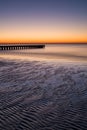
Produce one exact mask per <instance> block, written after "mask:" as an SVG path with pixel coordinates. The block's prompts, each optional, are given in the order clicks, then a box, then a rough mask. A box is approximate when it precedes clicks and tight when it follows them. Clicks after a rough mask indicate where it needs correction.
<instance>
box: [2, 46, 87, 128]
mask: <svg viewBox="0 0 87 130" xmlns="http://www.w3.org/2000/svg"><path fill="white" fill-rule="evenodd" d="M86 49H87V48H86ZM76 50H78V48H77V49H76ZM27 51H28V50H25V51H23V52H22V51H14V52H13V51H12V52H0V130H86V129H87V60H86V56H87V53H86V52H85V53H84V54H83V51H82V53H80V55H79V53H78V55H77V57H75V53H73V52H72V54H73V55H71V56H68V55H69V53H68V54H67V51H66V54H67V55H66V57H64V55H63V54H62V53H60V54H61V56H60V57H59V55H58V54H57V55H58V57H56V56H55V55H54V54H53V52H50V51H47V52H49V55H47V53H46V52H45V57H44V56H42V55H41V54H43V53H42V52H40V51H39V52H37V50H35V51H34V50H32V51H31V50H29V52H28V53H30V54H31V56H30V57H29V55H28V54H25V52H27ZM43 51H45V50H43ZM80 52H81V51H80ZM39 53H40V54H39ZM58 53H59V51H58ZM50 54H53V55H52V56H50ZM64 54H65V52H64ZM26 55H27V56H26ZM38 55H40V56H39V58H35V56H36V57H37V56H38ZM43 55H44V54H43ZM42 57H43V58H42ZM54 57H55V58H54ZM84 57H85V58H84ZM77 59H78V60H77Z"/></svg>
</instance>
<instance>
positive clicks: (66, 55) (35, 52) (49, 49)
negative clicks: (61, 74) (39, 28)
mask: <svg viewBox="0 0 87 130" xmlns="http://www.w3.org/2000/svg"><path fill="white" fill-rule="evenodd" d="M3 54H6V55H4V57H5V56H8V54H9V56H8V57H10V58H11V57H12V58H13V56H14V57H15V58H19V57H20V58H25V57H26V58H29V59H32V58H33V59H35V60H37V59H38V58H39V60H43V59H45V60H48V59H49V60H56V61H59V60H63V61H66V60H69V61H87V45H46V47H45V49H26V50H14V51H13V50H12V51H4V52H2V51H1V52H0V57H2V56H3ZM21 56H22V57H21Z"/></svg>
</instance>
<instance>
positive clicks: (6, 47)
mask: <svg viewBox="0 0 87 130" xmlns="http://www.w3.org/2000/svg"><path fill="white" fill-rule="evenodd" d="M41 48H45V45H28V44H27V45H24V44H23V45H22V44H18V45H16V44H13V45H12V44H11V45H0V50H23V49H41Z"/></svg>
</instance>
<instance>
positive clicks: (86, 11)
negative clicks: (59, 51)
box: [0, 0, 87, 43]
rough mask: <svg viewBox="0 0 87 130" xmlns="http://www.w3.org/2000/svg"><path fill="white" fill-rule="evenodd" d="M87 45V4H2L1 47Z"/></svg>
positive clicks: (4, 0) (68, 0) (30, 0)
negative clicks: (72, 43) (11, 45)
mask: <svg viewBox="0 0 87 130" xmlns="http://www.w3.org/2000/svg"><path fill="white" fill-rule="evenodd" d="M10 42H11V43H12V42H13V43H16V42H17V43H18V42H20V43H25V42H26V43H62V42H63V43H70V42H75V43H77V42H83V43H84V42H87V0H0V43H10Z"/></svg>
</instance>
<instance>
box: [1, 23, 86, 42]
mask: <svg viewBox="0 0 87 130" xmlns="http://www.w3.org/2000/svg"><path fill="white" fill-rule="evenodd" d="M2 24H3V23H2ZM23 25H24V26H23ZM72 42H73V43H87V29H86V28H85V26H84V25H81V24H79V23H75V24H74V23H69V22H68V23H67V22H65V23H61V22H59V23H51V22H48V23H44V22H41V23H40V24H39V23H37V22H36V24H35V23H30V24H28V23H25V22H24V23H21V24H20V23H15V22H11V23H8V24H3V28H1V30H0V43H72Z"/></svg>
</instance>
